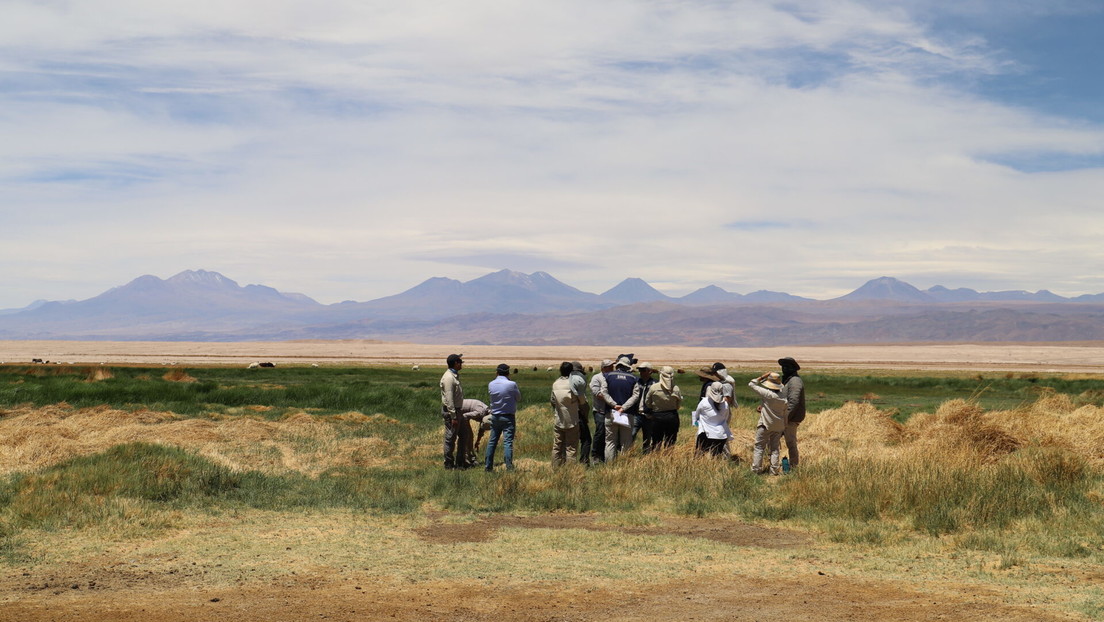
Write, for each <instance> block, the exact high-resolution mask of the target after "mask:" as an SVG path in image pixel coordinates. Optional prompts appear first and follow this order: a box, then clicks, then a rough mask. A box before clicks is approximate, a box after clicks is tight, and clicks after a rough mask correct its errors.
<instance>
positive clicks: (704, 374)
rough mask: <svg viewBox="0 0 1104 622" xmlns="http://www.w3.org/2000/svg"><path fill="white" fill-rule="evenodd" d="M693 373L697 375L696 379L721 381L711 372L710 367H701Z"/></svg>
mask: <svg viewBox="0 0 1104 622" xmlns="http://www.w3.org/2000/svg"><path fill="white" fill-rule="evenodd" d="M694 373H695V374H697V375H698V378H701V379H702V380H711V381H713V382H720V381H721V377H720V376H718V375H717V374H716V373H714V372H713V368H712V367H702V368H701V369H699V370H696V371H695V372H694Z"/></svg>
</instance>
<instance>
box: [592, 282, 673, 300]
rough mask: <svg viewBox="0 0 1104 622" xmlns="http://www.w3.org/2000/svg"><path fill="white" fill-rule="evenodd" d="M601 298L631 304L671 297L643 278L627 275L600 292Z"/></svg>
mask: <svg viewBox="0 0 1104 622" xmlns="http://www.w3.org/2000/svg"><path fill="white" fill-rule="evenodd" d="M599 297H600V298H602V299H603V300H609V301H611V302H616V303H620V304H632V303H635V302H655V301H657V300H670V299H671V297H670V296H668V295H667V294H664V293H663V292H661V291H659V290H658V289H656V288H654V287H652V286H651V285H649V284H648V282H647V281H645V280H644V279H640V278H636V277H629V278H627V279H625V280H624V281H621V282H620V283H618V284H617V285H614V286H613V287H611V288H610V289H608V290H606V291H604V292H602V294H601V295H600V296H599Z"/></svg>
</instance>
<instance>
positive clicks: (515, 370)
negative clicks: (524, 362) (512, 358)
mask: <svg viewBox="0 0 1104 622" xmlns="http://www.w3.org/2000/svg"><path fill="white" fill-rule="evenodd" d="M517 373H518V370H517V367H515V368H514V375H515V376H516V375H517Z"/></svg>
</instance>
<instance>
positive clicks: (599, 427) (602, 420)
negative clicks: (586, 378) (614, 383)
mask: <svg viewBox="0 0 1104 622" xmlns="http://www.w3.org/2000/svg"><path fill="white" fill-rule="evenodd" d="M611 371H613V361H611V360H609V359H603V360H602V363H601V364H600V368H599V370H598V373H596V374H594V375H593V376H591V378H590V395H591V398H592V402H593V403H592V405H591V412H592V413H593V415H594V439H593V440H594V442H593V444H592V447H593V449H592V450H591V456H590V463H591V464H594V463H596V462H605V461H606V422H607V421H608V420H609V417H610V412H611V411H612V410H613V409H614V408H615V407H616V406H617V402H615V401H613V398H611V397H610V396H609V385H608V383H607V382H606V374H608V373H610V372H611Z"/></svg>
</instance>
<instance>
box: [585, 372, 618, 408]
mask: <svg viewBox="0 0 1104 622" xmlns="http://www.w3.org/2000/svg"><path fill="white" fill-rule="evenodd" d="M590 394H591V395H592V396H593V397H594V410H596V411H598V412H600V413H602V414H606V413H608V412H609V411H610V410H612V409H613V407H614V406H617V402H615V401H614V400H613V398H612V397H610V395H609V385H608V384H607V383H606V375H605V374H603V373H602V372H598V373H597V374H594V375H593V376H591V378H590Z"/></svg>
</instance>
